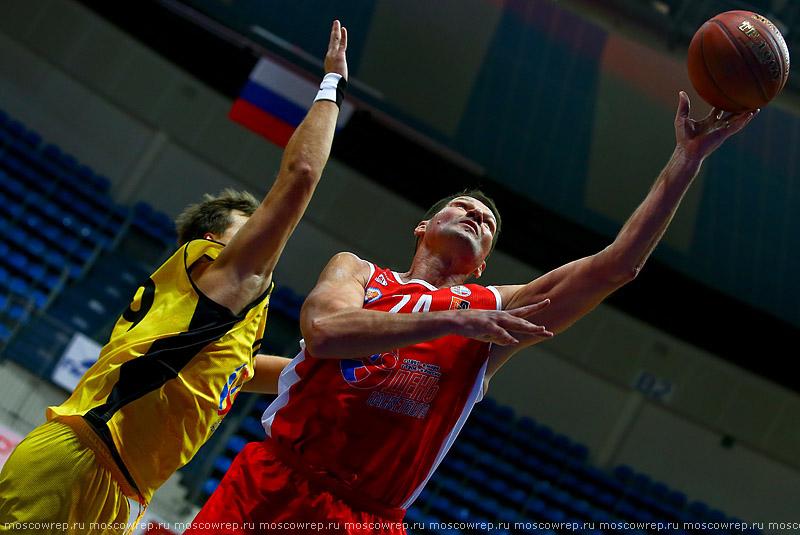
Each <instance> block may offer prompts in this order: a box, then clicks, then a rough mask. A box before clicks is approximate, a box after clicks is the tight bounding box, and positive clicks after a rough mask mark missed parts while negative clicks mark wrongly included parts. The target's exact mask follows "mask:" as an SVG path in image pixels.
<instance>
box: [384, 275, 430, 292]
mask: <svg viewBox="0 0 800 535" xmlns="http://www.w3.org/2000/svg"><path fill="white" fill-rule="evenodd" d="M392 275H394V280H396V281H397V283H398V284H402V285H403V286H405V285H406V284H413V283H415V282H416V283H417V284H421V285H423V286H424V287H426V288H427V289H429V290H438V289H439V288H437V287H436V286H434V285H433V284H431V283H430V282H428V281H424V280H422V279H411V280H410V281H407V282H403V279H401V278H400V274H399V273H397V272H396V271H392Z"/></svg>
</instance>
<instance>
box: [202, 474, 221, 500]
mask: <svg viewBox="0 0 800 535" xmlns="http://www.w3.org/2000/svg"><path fill="white" fill-rule="evenodd" d="M218 486H219V479H216V478H213V477H209V478H208V479H206V480H205V482H204V483H203V494H205V495H206V496H211V495H212V494H213V493H214V491H215V490H217V487H218Z"/></svg>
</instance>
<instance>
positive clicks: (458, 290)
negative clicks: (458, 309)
mask: <svg viewBox="0 0 800 535" xmlns="http://www.w3.org/2000/svg"><path fill="white" fill-rule="evenodd" d="M450 291H451V292H453V293H454V294H456V295H457V296H459V297H469V296H470V294H472V292H471V291H470V289H469V288H467V287H466V286H453V287H452V288H450Z"/></svg>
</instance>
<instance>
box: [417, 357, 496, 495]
mask: <svg viewBox="0 0 800 535" xmlns="http://www.w3.org/2000/svg"><path fill="white" fill-rule="evenodd" d="M488 363H489V359H486V362H484V363H483V366H482V367H481V369H480V371H479V372H478V377H477V378H476V379H475V384H473V385H472V390H471V391H470V393H469V397H468V398H467V401H466V403H464V410H463V411H461V416H459V418H458V421H457V422H456V425H454V426H453V429H452V430H451V431H450V433H449V434H448V435H447V437H446V438H445V440H444V443H443V444H442V447H441V448H440V449H439V453H438V454H437V455H436V460H435V461H434V462H433V466H432V467H431V471H430V472H428V476H427V477H426V478H425V481H423V482H422V484H420V486H419V487H417V489H416V490H415V491H414V493H413V494H412V495H411V497H410V498H409V499H408V500H406V502H405V503H404V504H403V505H401V507H402V508H403V509H408V508H409V507H411V504H412V503H414V500H416V499H417V496H419V494H420V492H422V489H424V488H425V485H426V484H427V483H428V480H429V479H430V478H431V476H433V473H434V472H435V471H436V469H437V468H438V467H439V464H440V463H441V462H442V459H444V456H445V455H446V454H447V452H448V451H449V450H450V447H451V446H452V445H453V443H454V442H455V441H456V437H458V433H459V432H460V431H461V428H462V427H464V424H465V423H466V421H467V418H468V417H469V415H470V413H471V412H472V408H473V407H474V406H475V404H476V403H477V402H479V401H480V400H481V399H483V379H484V377H485V376H486V366H487V364H488Z"/></svg>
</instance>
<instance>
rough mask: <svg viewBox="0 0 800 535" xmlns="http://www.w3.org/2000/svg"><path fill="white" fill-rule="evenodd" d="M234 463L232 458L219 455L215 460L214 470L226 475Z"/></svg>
mask: <svg viewBox="0 0 800 535" xmlns="http://www.w3.org/2000/svg"><path fill="white" fill-rule="evenodd" d="M232 462H233V459H231V458H230V457H227V456H225V455H217V457H216V458H215V459H214V470H216V471H218V472H221V473H223V474H224V473H225V472H227V471H228V469H229V468H230V467H231V463H232Z"/></svg>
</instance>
